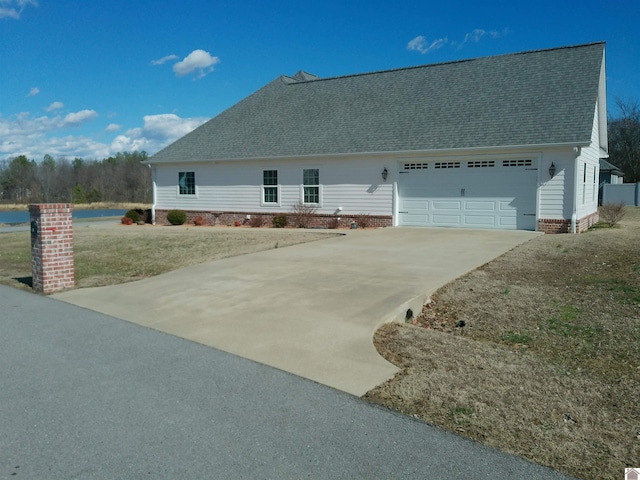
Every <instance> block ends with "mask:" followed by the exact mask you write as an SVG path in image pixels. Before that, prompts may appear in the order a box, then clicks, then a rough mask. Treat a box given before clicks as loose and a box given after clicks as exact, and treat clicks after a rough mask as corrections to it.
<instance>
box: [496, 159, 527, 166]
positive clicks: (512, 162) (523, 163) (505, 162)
mask: <svg viewBox="0 0 640 480" xmlns="http://www.w3.org/2000/svg"><path fill="white" fill-rule="evenodd" d="M532 164H533V162H532V161H531V159H530V158H526V159H523V158H521V159H518V160H503V161H502V166H503V167H530V166H531V165H532Z"/></svg>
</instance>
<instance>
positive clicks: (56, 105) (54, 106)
mask: <svg viewBox="0 0 640 480" xmlns="http://www.w3.org/2000/svg"><path fill="white" fill-rule="evenodd" d="M63 107H64V103H62V102H53V103H52V104H51V105H49V106H48V107H47V108H46V109H45V110H46V111H47V112H53V111H54V110H60V109H61V108H63Z"/></svg>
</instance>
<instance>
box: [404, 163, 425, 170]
mask: <svg viewBox="0 0 640 480" xmlns="http://www.w3.org/2000/svg"><path fill="white" fill-rule="evenodd" d="M428 167H429V164H428V163H405V164H404V169H405V170H426V169H427V168H428Z"/></svg>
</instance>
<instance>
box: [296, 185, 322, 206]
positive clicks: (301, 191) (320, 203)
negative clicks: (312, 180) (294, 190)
mask: <svg viewBox="0 0 640 480" xmlns="http://www.w3.org/2000/svg"><path fill="white" fill-rule="evenodd" d="M305 186H307V187H314V186H315V185H302V184H300V203H302V204H304V205H315V206H317V207H318V208H321V207H322V184H320V185H318V203H305V202H304V187H305Z"/></svg>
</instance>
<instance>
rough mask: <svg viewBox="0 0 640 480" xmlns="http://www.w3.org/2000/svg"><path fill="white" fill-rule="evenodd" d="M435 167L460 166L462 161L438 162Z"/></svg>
mask: <svg viewBox="0 0 640 480" xmlns="http://www.w3.org/2000/svg"><path fill="white" fill-rule="evenodd" d="M434 168H460V162H436V163H435V164H434Z"/></svg>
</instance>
